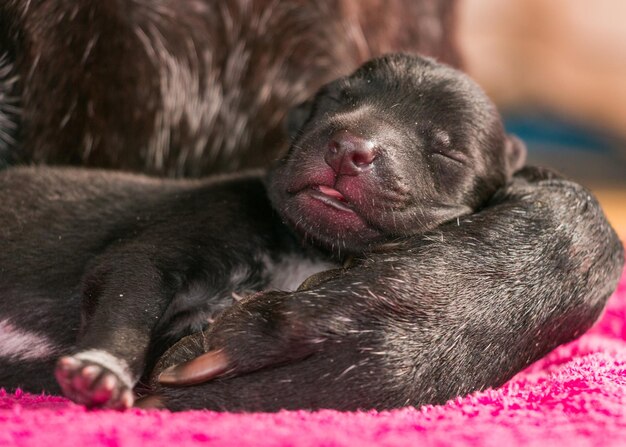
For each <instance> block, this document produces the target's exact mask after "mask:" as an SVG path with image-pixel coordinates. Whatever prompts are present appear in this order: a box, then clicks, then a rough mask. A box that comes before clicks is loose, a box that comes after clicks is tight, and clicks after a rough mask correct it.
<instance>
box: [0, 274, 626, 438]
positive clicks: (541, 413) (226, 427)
mask: <svg viewBox="0 0 626 447" xmlns="http://www.w3.org/2000/svg"><path fill="white" fill-rule="evenodd" d="M4 445H24V446H70V445H77V446H94V447H97V446H108V447H114V446H122V445H123V446H143V445H155V446H161V445H163V446H168V447H171V446H174V447H186V446H193V445H223V446H246V445H264V446H294V445H297V446H317V445H323V446H369V445H371V446H380V445H392V446H393V445H427V446H445V445H485V446H494V447H496V446H497V447H500V446H507V447H509V446H533V445H536V446H546V445H556V446H557V447H560V446H563V447H565V446H568V447H569V446H572V445H577V446H595V445H598V446H600V445H601V446H610V445H615V446H623V445H626V274H625V275H624V277H623V278H622V282H621V285H620V287H619V289H618V290H617V292H616V293H615V295H614V296H613V297H612V298H611V300H610V302H609V305H608V308H607V310H606V311H605V313H604V316H603V317H602V319H601V320H600V321H599V322H598V324H597V325H596V326H595V327H594V328H593V329H592V330H591V331H590V332H588V333H587V334H585V335H584V336H583V337H581V338H580V339H579V340H577V341H575V342H573V343H570V344H568V345H566V346H562V347H560V348H558V349H557V350H555V351H554V352H552V353H551V354H549V355H548V356H547V357H546V358H544V359H542V360H540V361H538V362H537V363H535V364H534V365H532V366H531V367H529V368H528V369H526V370H525V371H523V372H521V373H520V374H518V375H517V376H516V377H514V378H513V379H512V380H511V381H510V382H509V383H507V384H506V385H505V386H503V387H502V388H500V389H498V390H488V391H485V392H480V393H475V394H473V395H470V396H466V397H463V398H458V399H456V400H454V401H451V402H449V403H447V404H446V405H442V406H435V407H433V406H426V407H423V408H419V409H415V408H404V409H401V410H396V411H390V412H381V413H379V412H375V411H370V412H357V413H340V412H336V411H320V412H315V413H310V412H306V411H296V412H281V413H278V414H246V415H236V414H219V413H212V412H208V411H189V412H186V413H177V414H172V413H169V412H167V411H149V412H146V411H140V410H132V411H127V412H124V413H120V412H115V411H86V410H85V409H84V408H82V407H80V406H78V405H75V404H72V403H70V402H68V401H67V400H65V399H63V398H60V397H52V396H34V395H29V394H25V393H19V392H18V393H15V394H8V393H4V392H1V394H0V446H4Z"/></svg>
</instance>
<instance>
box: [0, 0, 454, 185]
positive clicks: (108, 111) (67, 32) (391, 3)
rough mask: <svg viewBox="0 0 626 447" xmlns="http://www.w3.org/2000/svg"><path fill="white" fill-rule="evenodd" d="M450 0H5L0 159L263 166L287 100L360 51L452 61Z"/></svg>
mask: <svg viewBox="0 0 626 447" xmlns="http://www.w3.org/2000/svg"><path fill="white" fill-rule="evenodd" d="M454 3H455V2H454V1H453V0H417V1H416V0H387V1H384V2H382V1H381V0H315V1H312V0H280V2H275V1H268V0H227V1H225V0H164V1H158V2H154V1H141V2H139V1H134V0H116V1H113V2H102V1H100V0H83V1H80V2H75V1H71V0H48V1H44V2H32V1H30V0H3V1H2V2H0V166H2V164H3V163H14V162H16V161H20V160H21V161H34V162H36V163H40V164H41V163H44V164H63V165H69V164H71V165H80V166H90V167H99V168H115V169H123V170H133V171H139V172H142V173H144V174H145V173H149V174H156V175H161V176H178V177H180V176H184V177H192V176H193V177H201V176H206V175H207V174H209V173H216V172H230V171H234V170H239V169H242V168H259V167H262V168H267V167H268V166H269V165H270V163H271V162H273V161H274V160H275V159H276V158H278V156H279V155H283V154H284V152H285V150H286V149H287V143H288V139H287V136H286V134H285V131H284V128H283V126H282V123H283V121H284V118H285V115H286V114H287V111H288V110H289V109H290V108H291V107H292V106H295V105H296V104H298V103H300V102H302V101H304V100H306V99H307V98H309V97H311V96H312V95H314V94H315V92H316V91H317V90H318V89H319V88H320V87H321V86H322V85H324V84H326V83H328V82H330V81H332V80H333V79H336V78H338V77H340V76H344V75H347V74H349V73H350V72H352V71H353V70H355V69H356V68H357V67H358V66H360V65H361V64H362V63H364V62H365V61H367V60H369V59H372V58H374V57H377V56H381V55H383V54H385V53H389V52H398V51H410V52H419V53H422V54H426V55H430V56H434V57H437V58H438V59H439V60H441V61H444V62H447V63H451V64H453V65H456V64H457V59H458V58H457V56H456V51H455V49H454V48H453V46H452V39H451V37H450V36H452V35H453V32H452V25H453V9H454ZM381 11H384V13H381ZM16 107H19V113H15V111H16V109H15V108H16Z"/></svg>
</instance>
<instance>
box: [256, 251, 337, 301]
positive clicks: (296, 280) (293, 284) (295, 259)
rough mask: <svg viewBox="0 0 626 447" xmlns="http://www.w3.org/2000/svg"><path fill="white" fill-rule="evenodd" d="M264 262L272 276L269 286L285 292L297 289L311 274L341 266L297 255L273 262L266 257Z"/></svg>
mask: <svg viewBox="0 0 626 447" xmlns="http://www.w3.org/2000/svg"><path fill="white" fill-rule="evenodd" d="M263 262H264V263H265V268H266V269H267V272H269V273H270V276H271V280H270V283H269V287H268V288H271V289H276V290H282V291H285V292H292V291H294V290H296V289H297V288H298V287H299V286H300V284H302V282H303V281H304V280H305V279H307V278H308V277H309V276H312V275H314V274H316V273H319V272H323V271H325V270H331V269H336V268H339V267H341V266H340V265H339V264H336V263H333V262H328V261H321V260H315V259H310V258H305V257H301V256H297V255H288V256H285V257H284V258H282V259H281V260H280V261H279V262H273V261H272V260H270V259H269V258H266V257H264V259H263Z"/></svg>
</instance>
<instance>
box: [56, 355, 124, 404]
mask: <svg viewBox="0 0 626 447" xmlns="http://www.w3.org/2000/svg"><path fill="white" fill-rule="evenodd" d="M102 354H106V353H101V355H100V356H99V357H105V356H104V355H102ZM106 356H109V357H112V358H113V359H114V360H117V359H115V357H113V356H111V355H110V354H106ZM91 357H93V358H91ZM96 357H98V356H96V355H93V356H92V355H89V351H87V352H84V353H79V354H77V355H74V356H67V357H61V359H59V361H58V362H57V367H56V370H55V376H56V379H57V381H58V382H59V385H60V386H61V389H62V390H63V394H65V396H67V397H68V398H70V399H72V400H73V401H74V402H76V403H78V404H82V405H85V406H86V407H88V408H112V409H117V410H123V409H126V408H130V407H132V405H133V401H134V398H133V392H132V386H131V384H130V383H129V382H130V380H129V379H128V374H126V373H125V372H124V371H117V372H114V371H113V370H114V369H120V368H118V367H117V366H119V363H120V362H119V361H117V365H115V364H112V365H108V367H107V366H104V365H103V364H102V363H104V362H101V361H99V360H100V359H97V358H96ZM113 363H115V362H113ZM124 375H125V376H126V377H123V376H124Z"/></svg>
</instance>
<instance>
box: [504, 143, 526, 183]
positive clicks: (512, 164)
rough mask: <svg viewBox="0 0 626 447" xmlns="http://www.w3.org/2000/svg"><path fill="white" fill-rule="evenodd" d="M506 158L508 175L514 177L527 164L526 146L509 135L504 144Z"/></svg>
mask: <svg viewBox="0 0 626 447" xmlns="http://www.w3.org/2000/svg"><path fill="white" fill-rule="evenodd" d="M504 157H505V159H506V160H505V161H506V173H507V175H509V176H510V175H513V173H515V172H516V171H519V170H520V169H522V167H523V166H524V163H526V145H525V144H524V142H523V141H522V140H520V139H519V138H517V137H516V136H514V135H507V136H506V142H505V143H504Z"/></svg>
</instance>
